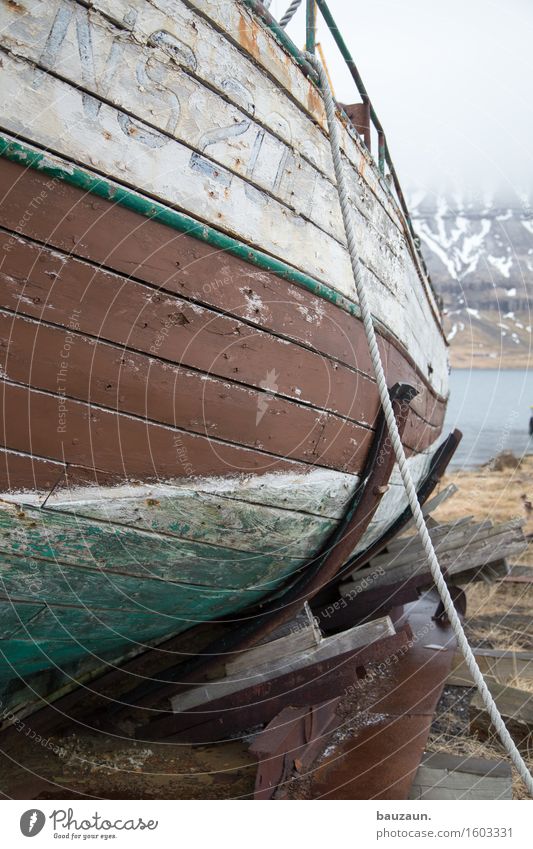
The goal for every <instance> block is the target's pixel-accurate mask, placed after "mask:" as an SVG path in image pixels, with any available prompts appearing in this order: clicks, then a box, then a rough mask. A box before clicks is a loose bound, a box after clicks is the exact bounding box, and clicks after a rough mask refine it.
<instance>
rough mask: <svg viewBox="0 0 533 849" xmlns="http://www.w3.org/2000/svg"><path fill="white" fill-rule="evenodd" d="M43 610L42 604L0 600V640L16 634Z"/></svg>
mask: <svg viewBox="0 0 533 849" xmlns="http://www.w3.org/2000/svg"><path fill="white" fill-rule="evenodd" d="M43 609H44V605H43V604H37V603H35V602H30V601H28V602H23V601H20V602H19V601H13V600H12V599H3V598H0V639H2V640H3V639H6V638H9V637H11V636H13V635H14V634H16V632H17V631H20V629H21V628H22V627H23V626H24V625H25V624H26V623H27V622H29V621H30V619H32V618H33V617H34V616H36V614H37V613H39V612H40V611H41V610H43Z"/></svg>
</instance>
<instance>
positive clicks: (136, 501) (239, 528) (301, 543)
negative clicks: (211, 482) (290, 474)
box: [47, 489, 342, 560]
mask: <svg viewBox="0 0 533 849" xmlns="http://www.w3.org/2000/svg"><path fill="white" fill-rule="evenodd" d="M340 506H341V507H342V504H341V505H340ZM47 511H48V512H54V511H61V512H62V513H64V514H69V515H71V516H76V517H79V518H80V519H93V520H97V521H99V522H102V523H108V524H109V523H111V524H114V523H116V524H118V525H127V526H128V527H132V528H134V529H137V530H141V531H147V532H154V533H157V534H167V535H175V536H177V537H182V538H184V539H187V540H194V541H197V542H201V543H207V544H210V545H216V546H219V545H221V544H223V545H224V547H226V548H231V549H236V550H238V551H246V552H249V553H250V554H254V555H257V554H260V553H264V554H271V555H274V556H275V557H276V558H278V559H279V558H280V557H283V558H286V557H290V558H295V559H296V560H298V559H300V558H304V559H306V560H307V559H309V557H312V556H313V554H314V553H315V552H316V551H317V549H318V548H319V547H320V546H321V545H322V544H323V542H324V541H325V540H326V539H327V538H328V536H329V535H330V534H331V532H332V531H333V530H334V528H335V527H336V526H337V520H335V519H330V518H327V517H324V516H319V515H312V514H310V513H302V512H298V511H294V512H293V511H291V510H281V509H278V508H277V507H274V506H272V505H271V504H268V505H267V504H256V503H254V502H248V501H241V500H240V499H239V498H236V499H228V498H223V497H220V496H218V495H216V494H215V495H213V494H211V493H207V492H198V491H193V490H184V489H181V490H180V491H179V494H172V495H166V494H165V493H162V492H161V491H159V490H156V491H155V492H154V493H153V495H152V496H151V498H146V496H139V497H133V498H132V497H131V496H127V497H124V496H122V497H120V496H119V495H118V494H117V495H114V496H112V497H111V498H97V497H96V498H94V497H93V498H92V499H91V500H87V499H84V500H83V501H82V502H77V501H71V502H56V503H54V504H51V503H50V502H48V504H47Z"/></svg>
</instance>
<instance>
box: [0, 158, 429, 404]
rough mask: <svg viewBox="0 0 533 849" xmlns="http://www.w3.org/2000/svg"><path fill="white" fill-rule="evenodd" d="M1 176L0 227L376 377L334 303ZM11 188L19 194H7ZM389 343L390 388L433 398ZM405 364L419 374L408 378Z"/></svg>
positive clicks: (121, 212)
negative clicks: (393, 361) (403, 383)
mask: <svg viewBox="0 0 533 849" xmlns="http://www.w3.org/2000/svg"><path fill="white" fill-rule="evenodd" d="M0 174H1V176H2V179H3V180H4V181H5V185H6V188H7V189H8V191H7V192H6V196H5V199H4V203H3V206H0V223H2V224H3V225H4V226H5V227H7V228H11V229H15V228H17V229H19V232H21V233H24V234H26V235H29V236H31V237H32V238H35V239H37V240H39V241H42V242H47V243H48V244H50V245H53V246H55V247H58V248H60V249H62V250H64V251H66V252H67V253H75V254H76V255H77V256H80V257H84V258H88V259H90V260H91V261H93V262H96V263H101V264H103V265H105V266H107V267H110V268H113V269H114V270H116V271H118V272H120V273H124V274H126V275H128V276H130V275H131V276H133V277H136V278H138V279H142V280H145V281H147V282H149V283H151V284H152V285H155V286H158V287H162V288H164V289H166V290H167V291H171V292H176V293H179V294H182V295H183V296H185V297H189V298H194V299H195V300H198V301H200V302H202V303H205V304H206V305H209V306H212V307H214V308H216V309H222V310H224V311H226V312H229V313H233V314H234V315H239V316H241V317H243V318H245V319H246V320H247V321H250V322H256V323H257V324H259V325H260V326H263V327H265V328H268V329H271V330H272V331H274V332H275V333H278V334H282V335H284V336H286V337H287V338H290V339H293V340H296V341H298V342H301V343H302V344H306V345H309V346H310V347H312V348H314V349H316V350H318V351H320V352H322V353H324V354H326V355H327V356H331V357H335V358H336V359H338V360H340V361H341V362H344V363H346V364H347V365H350V366H352V367H355V368H358V369H360V370H361V371H362V372H364V373H371V371H372V369H371V364H370V358H369V354H368V348H367V343H366V339H365V337H364V333H363V332H362V327H361V326H360V323H359V322H357V320H354V318H353V317H352V316H350V315H348V314H347V313H346V312H344V311H343V310H341V309H339V308H337V307H336V306H335V305H333V304H331V303H329V302H327V301H325V300H323V299H321V298H317V297H315V296H313V295H311V293H309V292H307V291H304V290H302V289H301V288H299V287H298V286H296V285H294V284H290V283H287V282H285V281H283V280H281V279H280V278H278V277H276V276H275V275H273V274H269V273H267V272H265V271H261V270H259V269H256V268H254V267H253V266H251V265H250V264H248V263H246V262H244V261H242V260H239V259H237V258H235V257H232V256H230V255H227V254H224V253H223V252H222V251H216V250H214V249H213V248H212V247H210V246H209V245H205V244H203V243H202V242H200V241H198V240H197V239H194V238H192V237H189V236H186V235H184V234H180V233H176V232H175V231H174V230H172V229H171V228H169V227H167V226H165V225H163V224H160V223H158V222H155V221H150V220H148V219H146V218H143V217H142V216H139V215H137V214H136V213H134V212H131V211H130V210H127V209H124V208H123V207H119V206H117V205H114V204H112V203H110V202H108V201H104V200H100V199H97V198H95V197H94V196H91V195H87V194H85V193H84V192H83V191H81V190H80V189H76V188H74V187H72V186H68V185H66V184H65V183H60V182H56V183H53V184H52V188H51V189H50V188H47V186H48V185H49V184H50V181H49V180H47V178H46V177H45V176H43V175H42V174H39V173H38V172H36V171H33V170H29V169H24V168H23V167H22V166H19V165H15V164H14V163H10V162H7V161H6V160H2V161H0ZM10 185H12V186H15V189H14V190H12V191H9V186H10ZM42 191H44V192H45V194H46V196H47V200H48V202H47V203H42V204H40V205H37V206H36V207H31V209H32V215H31V217H30V218H29V220H27V221H25V220H24V218H25V212H26V211H27V209H28V208H30V206H31V204H32V201H33V200H34V198H35V197H36V196H38V195H39V194H40V193H41V192H42ZM110 217H112V223H111V222H110ZM19 224H20V228H19ZM383 345H385V346H391V347H392V348H395V349H396V350H397V351H398V352H399V353H401V357H402V363H401V373H400V375H396V374H395V373H391V375H390V383H391V384H393V383H394V382H396V380H398V378H399V377H401V378H402V379H404V380H407V379H408V380H409V382H411V383H413V382H416V383H419V382H420V381H422V383H423V384H424V386H425V387H426V389H427V391H428V392H429V393H430V394H433V395H435V393H434V391H433V390H432V389H431V387H430V385H429V383H428V381H427V377H426V375H425V374H424V373H423V372H421V371H419V374H418V380H417V378H416V376H415V366H414V363H413V361H412V360H411V359H410V358H409V357H408V356H407V357H406V354H405V352H404V351H403V347H402V346H401V343H400V342H398V341H397V340H395V339H394V338H393V337H390V338H388V339H387V340H385V339H383V340H382V346H383ZM406 358H407V361H408V366H409V370H410V371H412V372H413V375H412V377H409V378H407V376H406V363H405V360H406ZM419 403H420V401H419ZM415 404H416V402H415ZM416 409H418V408H416ZM420 412H421V414H422V415H423V412H422V411H421V410H420ZM424 417H425V416H424ZM425 418H426V417H425Z"/></svg>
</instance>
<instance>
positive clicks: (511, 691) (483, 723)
mask: <svg viewBox="0 0 533 849" xmlns="http://www.w3.org/2000/svg"><path fill="white" fill-rule="evenodd" d="M487 683H488V685H489V689H490V691H491V693H492V696H493V698H494V701H495V702H496V706H497V708H498V710H499V711H500V714H501V715H502V717H503V719H504V722H505V725H506V726H507V730H508V731H509V733H510V735H511V737H512V738H513V740H514V741H515V743H516V745H517V746H518V748H519V749H521V750H522V751H523V752H525V753H528V752H530V751H531V745H532V743H533V692H527V691H525V690H518V689H516V687H507V686H506V685H505V684H499V683H498V682H493V681H487ZM470 729H471V731H473V732H476V733H477V734H478V735H479V736H480V737H481V739H486V738H487V737H490V736H492V735H494V734H495V729H494V727H493V725H492V723H491V721H490V717H489V715H488V713H487V711H486V709H485V705H484V704H483V701H482V699H481V696H480V695H479V693H476V694H475V696H474V698H473V699H472V701H471V702H470Z"/></svg>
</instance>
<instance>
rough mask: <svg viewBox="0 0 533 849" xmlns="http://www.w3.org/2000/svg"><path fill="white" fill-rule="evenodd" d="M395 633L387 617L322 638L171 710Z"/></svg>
mask: <svg viewBox="0 0 533 849" xmlns="http://www.w3.org/2000/svg"><path fill="white" fill-rule="evenodd" d="M395 633H396V632H395V629H394V626H393V624H392V622H391V620H390V619H389V617H388V616H385V617H383V618H382V619H376V620H374V621H373V622H369V623H367V624H366V625H357V626H355V627H354V628H350V630H348V631H343V632H341V633H340V634H336V635H335V636H333V637H328V638H327V639H323V640H322V641H321V642H320V643H319V645H318V646H316V647H315V648H312V649H310V650H306V651H304V652H301V653H300V654H297V655H291V656H290V657H288V658H283V657H281V658H279V659H278V660H277V661H274V662H273V663H272V664H271V665H270V666H269V667H262V668H261V669H260V670H259V671H258V672H257V673H255V672H251V671H249V674H247V675H245V676H244V677H243V674H242V673H239V674H240V675H241V677H238V674H237V673H236V674H235V675H234V676H233V677H227V678H224V679H223V680H221V681H212V682H209V683H208V684H205V685H202V686H200V687H195V688H194V689H191V690H186V691H185V692H183V693H180V694H179V695H177V696H175V697H174V698H172V699H171V704H172V709H173V710H174V712H175V713H181V712H183V711H188V710H191V708H194V707H197V706H198V705H201V704H205V703H208V702H210V701H213V700H215V699H220V698H222V697H223V696H228V695H230V694H232V693H236V692H239V690H244V689H246V688H247V687H250V686H252V685H253V686H255V685H257V684H260V683H266V682H268V681H271V680H272V679H274V678H277V677H279V676H282V675H286V674H287V673H289V672H292V671H296V670H298V669H302V668H304V667H306V666H309V665H310V664H315V663H319V662H321V661H325V660H328V659H329V658H332V657H336V656H337V655H341V654H343V653H345V652H349V651H351V650H352V649H357V648H359V647H360V646H364V645H369V644H371V643H373V642H376V641H379V640H381V639H383V638H384V637H392V636H394V634H395Z"/></svg>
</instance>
